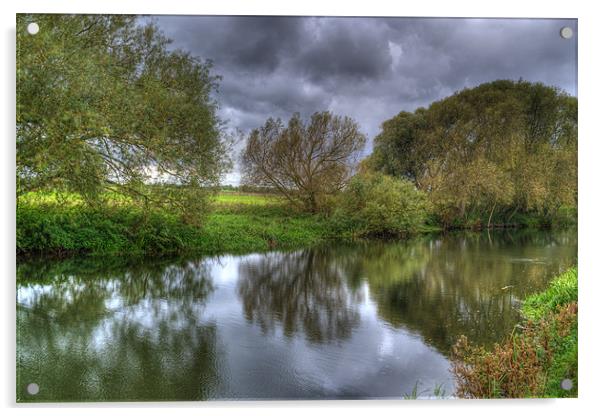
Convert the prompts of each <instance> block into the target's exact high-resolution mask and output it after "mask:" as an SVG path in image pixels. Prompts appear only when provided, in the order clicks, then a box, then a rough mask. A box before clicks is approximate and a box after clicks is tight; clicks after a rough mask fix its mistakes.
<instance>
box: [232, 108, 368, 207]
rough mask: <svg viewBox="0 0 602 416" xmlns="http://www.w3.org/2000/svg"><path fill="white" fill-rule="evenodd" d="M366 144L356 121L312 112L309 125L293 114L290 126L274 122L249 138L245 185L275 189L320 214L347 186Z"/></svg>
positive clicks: (245, 162)
mask: <svg viewBox="0 0 602 416" xmlns="http://www.w3.org/2000/svg"><path fill="white" fill-rule="evenodd" d="M365 143H366V137H365V136H364V135H363V134H362V133H361V132H360V130H359V127H358V125H357V123H356V122H355V121H353V120H352V119H351V118H349V117H341V116H337V115H334V114H332V113H330V112H328V111H325V112H321V113H314V114H313V115H312V116H311V119H310V120H309V122H304V121H303V120H302V119H301V116H300V115H299V114H294V115H293V116H292V117H291V119H290V120H289V122H288V124H287V125H286V126H284V124H283V123H282V121H280V120H279V119H277V120H274V119H272V118H270V119H268V120H267V121H266V123H265V125H264V126H263V127H261V128H258V129H255V130H253V131H252V132H251V134H250V135H249V137H248V140H247V145H246V148H245V150H244V153H243V155H242V165H243V168H244V172H243V173H244V181H245V182H246V183H251V184H254V185H260V186H261V185H267V186H271V187H274V188H276V189H278V191H279V192H280V193H281V194H282V195H284V196H285V197H286V198H287V199H288V200H289V201H291V202H293V203H295V204H298V205H301V206H302V207H303V208H305V209H306V210H308V211H311V212H316V211H318V210H320V209H321V208H322V207H324V205H325V201H326V199H327V198H328V197H329V196H333V195H334V194H336V193H337V192H338V191H340V190H341V189H342V188H343V187H344V185H345V184H346V183H347V181H348V180H349V178H350V177H351V175H352V174H353V172H354V169H355V167H356V164H357V162H358V160H359V156H360V153H361V151H362V149H363V148H364V145H365Z"/></svg>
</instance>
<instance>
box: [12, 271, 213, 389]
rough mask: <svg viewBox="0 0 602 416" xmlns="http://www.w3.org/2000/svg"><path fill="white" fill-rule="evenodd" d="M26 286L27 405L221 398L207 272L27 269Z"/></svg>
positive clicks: (22, 305)
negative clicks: (207, 312) (30, 391)
mask: <svg viewBox="0 0 602 416" xmlns="http://www.w3.org/2000/svg"><path fill="white" fill-rule="evenodd" d="M48 264H51V265H54V266H56V267H57V268H56V269H52V267H51V268H49V267H48ZM82 266H85V267H82ZM18 284H19V287H18V305H17V325H18V326H17V333H18V336H19V339H18V349H17V354H18V355H17V367H18V375H17V376H18V380H19V381H18V384H17V385H18V386H19V387H20V389H19V391H18V393H17V396H18V399H19V400H20V401H27V400H29V399H32V400H33V399H35V400H36V401H43V400H45V398H46V400H52V401H70V400H77V401H87V400H128V401H129V400H201V399H204V398H207V397H210V396H212V395H213V393H212V391H211V390H212V389H214V388H215V387H216V386H217V383H216V380H215V379H216V378H217V371H216V351H215V343H216V341H215V336H216V328H215V325H214V324H212V323H211V322H205V321H203V307H204V302H205V299H206V298H207V296H208V295H209V294H210V293H211V292H212V291H213V286H212V283H211V280H210V279H209V278H208V276H207V273H206V270H205V267H204V266H203V264H201V263H176V264H171V265H166V264H162V263H157V262H148V261H147V262H145V263H139V264H128V265H127V266H124V265H113V266H112V267H110V266H107V265H106V264H105V265H104V266H103V262H100V263H98V262H95V261H94V260H86V261H85V263H84V264H81V262H79V261H75V262H74V263H70V262H69V261H67V262H60V263H46V262H40V263H36V262H29V263H27V264H24V265H22V267H19V269H18ZM30 382H35V383H37V384H38V385H39V386H40V393H39V394H38V395H37V396H35V397H31V396H28V395H27V394H26V393H25V389H24V387H23V386H26V385H27V384H28V383H30Z"/></svg>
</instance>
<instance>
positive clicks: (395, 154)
mask: <svg viewBox="0 0 602 416" xmlns="http://www.w3.org/2000/svg"><path fill="white" fill-rule="evenodd" d="M366 166H367V167H369V168H370V169H373V170H377V171H382V172H383V173H386V174H390V175H394V176H397V177H405V178H408V179H410V180H412V181H414V183H415V184H416V186H417V187H418V188H419V189H421V190H423V191H426V192H427V193H428V195H429V198H430V199H431V201H432V202H433V204H434V206H435V211H436V212H437V213H438V215H439V218H440V220H441V222H443V224H446V225H449V224H453V223H463V224H466V223H467V222H472V221H476V222H479V221H481V222H485V223H487V224H489V223H491V221H492V218H493V216H494V215H498V217H501V218H502V219H503V220H505V221H511V220H512V218H513V216H514V215H515V214H516V213H517V212H523V213H537V214H538V215H541V216H542V217H546V218H550V217H553V216H554V215H555V213H556V212H557V211H558V210H559V208H560V207H561V206H572V207H574V206H576V203H577V99H576V98H575V97H571V96H569V95H567V94H566V93H564V92H562V91H560V90H559V89H557V88H554V87H549V86H545V85H543V84H540V83H529V82H525V81H518V82H513V81H504V80H501V81H494V82H491V83H487V84H482V85H480V86H478V87H475V88H472V89H465V90H463V91H460V92H458V93H456V94H454V95H452V96H450V97H447V98H445V99H443V100H441V101H437V102H434V103H433V104H431V105H430V106H429V107H428V108H419V109H418V110H416V111H415V112H414V113H408V112H401V113H399V114H398V115H397V116H395V117H393V118H392V119H391V120H388V121H385V122H384V123H383V126H382V131H381V133H380V134H379V135H378V136H377V137H376V138H375V148H374V152H373V154H372V156H371V157H370V159H369V161H367V162H366Z"/></svg>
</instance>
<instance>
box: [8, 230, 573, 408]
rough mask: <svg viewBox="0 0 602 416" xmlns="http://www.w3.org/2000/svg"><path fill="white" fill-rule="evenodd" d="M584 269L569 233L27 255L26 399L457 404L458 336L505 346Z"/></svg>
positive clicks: (20, 289)
mask: <svg viewBox="0 0 602 416" xmlns="http://www.w3.org/2000/svg"><path fill="white" fill-rule="evenodd" d="M576 261H577V234H576V230H563V231H533V230H519V231H496V232H490V233H487V232H483V233H450V234H445V235H427V236H420V237H417V238H414V239H411V240H408V241H402V242H380V241H370V242H357V243H353V244H338V245H326V246H319V247H313V248H309V249H305V250H298V251H291V252H268V253H261V254H249V255H236V256H235V255H223V256H213V257H192V258H170V259H162V258H144V259H140V258H135V259H130V258H127V257H123V256H121V257H117V256H115V257H110V258H90V257H75V258H69V259H66V260H60V261H58V260H49V259H42V258H37V259H28V260H21V259H20V260H19V261H18V265H17V400H18V401H20V402H30V401H142V400H150V401H158V400H182V401H184V400H216V399H217V400H228V399H234V400H244V399H357V398H402V397H404V395H407V394H410V393H411V392H412V390H414V388H415V387H416V390H417V392H418V393H419V394H420V395H421V396H430V395H432V394H433V393H434V390H435V389H437V390H440V391H442V390H444V391H445V394H446V395H450V394H452V393H453V390H454V380H453V377H452V375H451V373H450V371H449V369H450V361H449V356H450V351H451V347H452V345H453V344H454V342H455V341H456V339H457V338H458V337H459V336H460V335H462V334H465V335H467V336H468V338H469V339H470V340H472V341H473V342H476V343H479V344H483V345H491V344H492V343H493V342H495V341H497V340H500V339H501V338H502V337H503V336H504V335H505V334H507V333H508V332H509V331H511V330H512V328H513V327H514V325H515V324H516V323H517V322H518V320H519V318H520V315H519V312H518V309H517V308H518V307H520V301H521V300H522V299H524V297H525V296H526V295H528V294H530V293H533V292H536V291H539V290H542V289H543V288H545V287H546V284H547V283H548V282H549V280H550V279H551V278H552V277H553V276H555V275H556V274H558V273H559V272H561V271H562V270H564V269H565V268H567V267H569V266H571V265H573V264H576ZM30 383H36V384H37V385H38V386H39V392H38V393H37V394H35V395H31V394H28V393H27V386H28V385H29V384H30Z"/></svg>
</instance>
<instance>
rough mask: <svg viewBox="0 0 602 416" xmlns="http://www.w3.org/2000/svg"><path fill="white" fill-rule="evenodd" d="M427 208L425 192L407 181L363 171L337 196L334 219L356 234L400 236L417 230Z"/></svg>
mask: <svg viewBox="0 0 602 416" xmlns="http://www.w3.org/2000/svg"><path fill="white" fill-rule="evenodd" d="M427 207H428V204H427V200H426V196H425V194H424V193H423V192H421V191H418V190H417V189H416V187H415V186H414V184H413V183H411V182H410V181H407V180H404V179H396V178H393V177H391V176H387V175H383V174H380V173H369V172H362V173H358V174H357V175H355V176H354V177H353V178H352V179H351V181H350V182H349V184H348V186H347V187H346V188H345V189H344V191H343V192H342V194H341V195H340V196H339V197H338V199H337V203H336V210H335V212H334V214H333V220H334V223H335V224H338V226H339V227H341V228H343V230H347V231H351V232H352V233H353V234H356V235H359V236H370V235H372V236H387V235H391V236H396V235H397V236H399V235H406V234H409V233H413V232H416V231H418V229H419V228H420V227H421V226H422V225H423V224H424V222H425V219H426V215H427V212H428V210H427Z"/></svg>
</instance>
